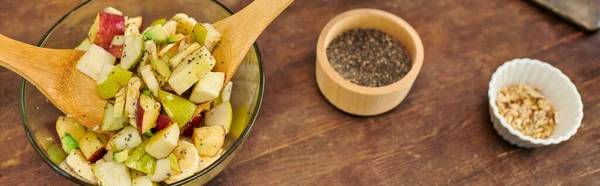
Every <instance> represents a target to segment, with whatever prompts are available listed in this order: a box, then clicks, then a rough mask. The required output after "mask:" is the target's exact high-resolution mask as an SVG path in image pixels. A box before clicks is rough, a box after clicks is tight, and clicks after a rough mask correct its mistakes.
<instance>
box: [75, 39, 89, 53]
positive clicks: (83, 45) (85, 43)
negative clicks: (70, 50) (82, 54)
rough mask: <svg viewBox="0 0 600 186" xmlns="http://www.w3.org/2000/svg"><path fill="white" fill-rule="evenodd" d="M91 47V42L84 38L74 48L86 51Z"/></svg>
mask: <svg viewBox="0 0 600 186" xmlns="http://www.w3.org/2000/svg"><path fill="white" fill-rule="evenodd" d="M91 45H92V42H90V40H89V39H88V38H85V39H84V40H83V41H81V43H79V45H77V47H75V50H83V51H86V50H88V49H89V48H90V46H91Z"/></svg>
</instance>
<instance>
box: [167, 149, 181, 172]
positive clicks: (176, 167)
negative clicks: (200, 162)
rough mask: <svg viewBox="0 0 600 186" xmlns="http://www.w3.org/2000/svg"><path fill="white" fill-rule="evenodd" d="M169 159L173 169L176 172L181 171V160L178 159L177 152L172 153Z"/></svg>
mask: <svg viewBox="0 0 600 186" xmlns="http://www.w3.org/2000/svg"><path fill="white" fill-rule="evenodd" d="M167 158H168V159H169V165H170V167H171V170H173V171H175V172H179V162H178V160H177V156H175V154H173V153H171V154H169V157H167Z"/></svg>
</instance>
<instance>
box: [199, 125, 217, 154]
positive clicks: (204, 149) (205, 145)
mask: <svg viewBox="0 0 600 186" xmlns="http://www.w3.org/2000/svg"><path fill="white" fill-rule="evenodd" d="M192 141H193V143H194V146H196V149H197V150H198V154H199V155H200V156H215V155H217V153H218V152H219V151H220V150H221V148H222V147H223V144H224V143H225V128H223V126H220V125H219V126H208V127H200V128H196V129H194V135H193V136H192Z"/></svg>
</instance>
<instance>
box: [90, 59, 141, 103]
mask: <svg viewBox="0 0 600 186" xmlns="http://www.w3.org/2000/svg"><path fill="white" fill-rule="evenodd" d="M131 76H133V73H132V72H129V71H127V70H125V69H122V68H121V67H118V66H113V65H110V64H106V65H104V67H102V71H101V72H100V75H99V76H98V81H96V89H97V90H98V95H99V96H100V98H102V99H110V98H113V97H115V95H117V92H119V89H121V88H122V87H125V86H127V83H128V82H129V79H131Z"/></svg>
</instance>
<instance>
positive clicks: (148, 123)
mask: <svg viewBox="0 0 600 186" xmlns="http://www.w3.org/2000/svg"><path fill="white" fill-rule="evenodd" d="M159 114H160V103H158V102H156V101H154V99H152V98H151V97H149V96H146V95H143V94H142V95H140V100H139V104H138V111H137V115H136V116H137V119H136V120H137V128H138V131H139V133H140V134H143V133H146V132H148V131H150V129H152V128H154V127H155V126H156V119H158V115H159Z"/></svg>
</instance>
